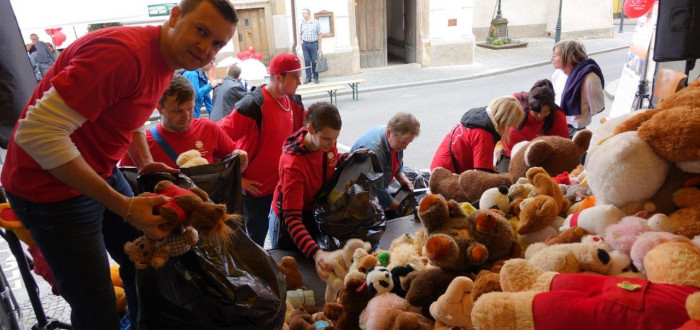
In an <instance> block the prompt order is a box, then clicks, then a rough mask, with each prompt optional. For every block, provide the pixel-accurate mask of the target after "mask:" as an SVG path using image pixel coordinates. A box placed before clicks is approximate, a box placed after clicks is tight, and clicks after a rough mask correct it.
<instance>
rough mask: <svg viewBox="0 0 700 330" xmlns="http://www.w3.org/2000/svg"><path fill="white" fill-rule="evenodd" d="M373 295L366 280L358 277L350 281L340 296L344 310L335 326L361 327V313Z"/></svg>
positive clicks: (341, 327) (339, 327)
mask: <svg viewBox="0 0 700 330" xmlns="http://www.w3.org/2000/svg"><path fill="white" fill-rule="evenodd" d="M373 297H374V295H373V294H372V293H371V292H369V288H368V287H367V285H366V284H365V281H362V280H358V279H351V280H350V281H348V283H346V284H345V286H344V287H343V290H341V291H340V294H339V296H338V300H339V301H340V304H341V305H342V306H343V311H342V313H341V314H340V316H339V317H338V322H336V324H335V327H336V328H338V329H359V328H360V314H361V313H362V310H364V309H365V307H366V306H367V303H369V301H370V300H371V299H372V298H373Z"/></svg>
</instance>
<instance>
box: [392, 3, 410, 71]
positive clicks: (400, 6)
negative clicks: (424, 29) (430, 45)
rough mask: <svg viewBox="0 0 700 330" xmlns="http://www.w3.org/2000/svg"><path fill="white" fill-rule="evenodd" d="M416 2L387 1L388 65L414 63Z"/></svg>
mask: <svg viewBox="0 0 700 330" xmlns="http://www.w3.org/2000/svg"><path fill="white" fill-rule="evenodd" d="M416 12H417V6H416V0H387V14H386V17H387V44H388V49H387V59H388V64H389V65H392V64H404V63H415V62H416V43H417V42H416V29H417V24H416V21H417V20H416V17H417V15H416Z"/></svg>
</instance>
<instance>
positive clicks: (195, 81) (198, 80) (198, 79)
mask: <svg viewBox="0 0 700 330" xmlns="http://www.w3.org/2000/svg"><path fill="white" fill-rule="evenodd" d="M213 66H214V60H211V61H209V63H207V64H206V65H204V66H203V67H201V68H199V69H196V70H186V71H183V72H182V76H183V77H185V78H187V80H189V81H190V83H191V84H192V87H194V90H195V91H196V92H197V95H196V96H195V99H194V118H199V116H200V115H201V111H202V105H204V108H205V109H206V110H207V114H210V115H211V107H212V102H211V95H209V94H210V93H211V90H212V89H214V87H216V86H218V85H219V84H218V83H217V82H214V81H212V80H209V76H208V75H207V72H208V71H209V70H210V69H211V68H212V67H213Z"/></svg>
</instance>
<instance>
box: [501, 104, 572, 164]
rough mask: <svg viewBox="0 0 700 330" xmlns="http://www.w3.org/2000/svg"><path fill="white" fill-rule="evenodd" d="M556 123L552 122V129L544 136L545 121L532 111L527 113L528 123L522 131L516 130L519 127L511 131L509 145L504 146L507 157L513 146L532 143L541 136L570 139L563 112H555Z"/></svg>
mask: <svg viewBox="0 0 700 330" xmlns="http://www.w3.org/2000/svg"><path fill="white" fill-rule="evenodd" d="M551 111H554V121H553V122H552V127H550V128H549V130H548V131H547V132H545V133H544V134H542V126H544V122H545V120H541V121H538V120H537V119H535V116H533V115H532V112H531V111H526V112H525V113H526V114H527V119H526V120H527V122H525V125H524V126H523V128H522V129H521V130H519V131H518V130H516V129H517V127H513V128H511V129H510V139H509V140H508V144H504V145H503V146H504V147H505V148H506V155H507V156H508V157H510V156H511V155H510V151H511V150H512V149H513V146H514V145H515V144H517V143H518V142H521V141H531V140H533V139H534V138H536V137H538V136H540V135H558V136H561V137H563V138H567V139H568V138H569V128H568V127H567V125H566V115H564V113H563V112H562V111H561V110H554V109H552V110H551Z"/></svg>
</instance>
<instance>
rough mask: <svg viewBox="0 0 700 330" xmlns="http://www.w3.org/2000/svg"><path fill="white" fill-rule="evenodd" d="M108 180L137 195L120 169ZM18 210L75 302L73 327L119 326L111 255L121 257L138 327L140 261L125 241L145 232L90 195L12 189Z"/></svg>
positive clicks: (72, 303) (131, 311) (121, 190)
mask: <svg viewBox="0 0 700 330" xmlns="http://www.w3.org/2000/svg"><path fill="white" fill-rule="evenodd" d="M106 181H107V183H108V184H109V185H110V186H111V187H112V188H114V189H115V190H116V191H118V192H119V193H121V194H122V195H126V196H133V192H132V191H131V188H129V184H128V183H127V182H126V180H125V179H124V176H122V174H121V172H120V171H119V170H118V169H116V168H115V169H114V173H113V174H112V176H111V177H109V178H107V180H106ZM7 199H8V200H9V202H10V205H11V206H12V210H13V211H14V212H15V213H16V214H17V217H18V218H19V220H20V221H21V222H22V224H23V225H24V227H26V228H27V229H29V230H30V231H31V235H32V238H33V239H34V240H35V241H36V242H37V244H38V245H39V249H40V250H41V253H42V254H43V255H44V258H45V259H46V262H47V263H48V265H49V267H50V268H51V271H52V272H53V275H54V278H55V279H56V285H57V286H58V290H59V292H60V294H61V296H63V298H64V299H65V300H66V301H67V302H68V303H69V304H70V307H71V324H72V325H73V329H118V328H119V318H118V315H117V307H116V302H115V296H114V289H113V288H112V281H111V277H110V272H109V261H108V259H107V251H109V255H110V256H111V257H112V259H114V261H116V262H117V263H119V265H120V268H119V273H120V275H121V278H122V281H123V283H124V291H126V298H127V304H128V306H129V319H130V320H131V325H132V329H135V327H136V324H137V323H136V320H137V316H138V308H139V307H138V297H137V294H136V284H135V281H134V278H135V269H134V264H133V263H132V262H131V260H129V258H128V257H127V256H126V255H125V254H124V250H123V249H124V243H126V242H127V241H131V240H134V239H135V238H136V237H138V236H140V235H141V234H140V232H139V231H137V230H136V229H135V228H134V227H132V226H131V225H129V224H127V223H124V220H123V219H122V218H121V217H120V216H118V215H117V214H115V213H113V212H111V211H109V210H107V209H105V207H104V206H103V205H102V204H100V203H98V202H97V201H95V200H93V199H92V198H90V197H87V196H85V195H80V196H78V197H74V198H71V199H68V200H64V201H60V202H51V203H34V202H31V201H28V200H25V199H23V198H20V197H18V196H15V195H12V194H11V193H9V192H7Z"/></svg>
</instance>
